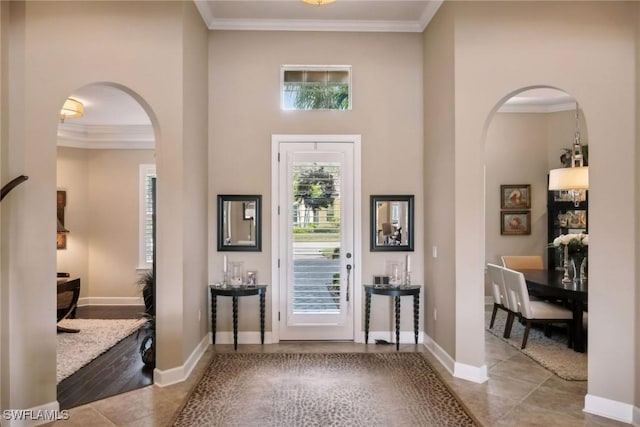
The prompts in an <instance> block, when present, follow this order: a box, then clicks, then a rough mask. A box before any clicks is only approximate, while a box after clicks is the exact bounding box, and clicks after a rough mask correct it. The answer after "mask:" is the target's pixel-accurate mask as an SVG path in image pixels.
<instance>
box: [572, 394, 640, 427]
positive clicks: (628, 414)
mask: <svg viewBox="0 0 640 427" xmlns="http://www.w3.org/2000/svg"><path fill="white" fill-rule="evenodd" d="M584 412H587V413H589V414H594V415H599V416H601V417H605V418H611V419H613V420H617V421H622V422H623V423H629V424H631V423H633V424H634V425H640V424H639V420H638V413H639V412H640V411H639V410H638V408H636V407H634V406H633V405H630V404H628V403H623V402H618V401H616V400H611V399H606V398H604V397H599V396H594V395H592V394H587V395H586V396H585V397H584ZM634 413H635V415H634ZM634 418H635V420H634Z"/></svg>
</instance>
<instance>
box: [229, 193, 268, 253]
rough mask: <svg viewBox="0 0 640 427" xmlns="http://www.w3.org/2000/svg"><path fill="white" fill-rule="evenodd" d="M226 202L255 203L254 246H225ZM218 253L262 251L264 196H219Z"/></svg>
mask: <svg viewBox="0 0 640 427" xmlns="http://www.w3.org/2000/svg"><path fill="white" fill-rule="evenodd" d="M225 202H249V203H251V202H254V203H255V212H254V214H255V224H256V227H255V230H254V231H255V236H256V239H255V243H254V244H252V245H225V244H224V225H225V224H224V218H225V215H224V204H225ZM218 251H224V252H228V251H241V252H250V251H253V252H260V251H262V196H261V195H244V194H218Z"/></svg>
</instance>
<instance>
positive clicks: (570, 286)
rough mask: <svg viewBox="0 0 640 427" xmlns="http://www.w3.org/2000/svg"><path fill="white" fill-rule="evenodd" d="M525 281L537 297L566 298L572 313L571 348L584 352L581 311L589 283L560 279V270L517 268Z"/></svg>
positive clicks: (585, 307)
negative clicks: (565, 281)
mask: <svg viewBox="0 0 640 427" xmlns="http://www.w3.org/2000/svg"><path fill="white" fill-rule="evenodd" d="M518 271H520V272H521V273H522V274H523V275H524V280H525V282H526V283H527V288H528V289H529V292H530V293H532V294H535V295H536V296H537V297H539V298H545V299H553V298H556V299H562V300H566V301H567V302H568V304H569V305H570V307H571V311H572V313H573V325H574V327H573V328H572V329H573V336H572V340H571V341H572V345H573V350H574V351H577V352H580V353H584V352H586V350H587V345H586V341H587V340H586V333H585V329H584V327H583V326H582V317H583V313H584V312H585V311H586V310H587V302H588V296H589V293H588V290H589V284H588V281H587V280H586V279H585V280H579V279H578V280H572V281H571V282H570V283H564V282H563V281H562V279H563V277H564V271H562V270H553V269H551V270H537V269H536V270H533V269H532V270H528V269H519V270H518Z"/></svg>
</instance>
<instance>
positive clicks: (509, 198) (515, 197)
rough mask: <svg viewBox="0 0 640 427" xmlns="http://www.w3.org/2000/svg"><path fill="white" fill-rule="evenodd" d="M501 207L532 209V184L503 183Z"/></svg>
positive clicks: (501, 187)
mask: <svg viewBox="0 0 640 427" xmlns="http://www.w3.org/2000/svg"><path fill="white" fill-rule="evenodd" d="M500 209H531V185H530V184H518V185H501V186H500Z"/></svg>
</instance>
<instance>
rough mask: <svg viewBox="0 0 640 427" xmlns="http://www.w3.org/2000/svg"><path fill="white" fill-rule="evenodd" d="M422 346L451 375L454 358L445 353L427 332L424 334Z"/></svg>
mask: <svg viewBox="0 0 640 427" xmlns="http://www.w3.org/2000/svg"><path fill="white" fill-rule="evenodd" d="M424 346H425V347H426V348H427V350H429V352H430V353H431V354H433V357H435V358H436V359H437V360H438V361H439V362H440V363H441V364H442V366H444V367H445V369H446V370H447V371H449V373H450V374H451V375H453V373H454V371H455V363H456V362H455V360H453V358H452V357H451V356H449V353H447V352H446V351H445V350H444V349H443V348H442V347H440V345H438V343H437V342H435V341H434V340H433V339H432V338H431V337H430V336H429V335H428V334H427V333H425V334H424Z"/></svg>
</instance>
